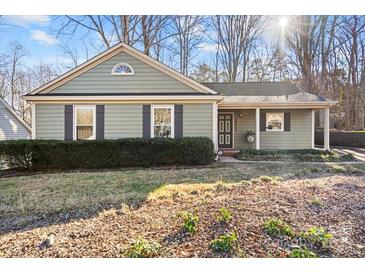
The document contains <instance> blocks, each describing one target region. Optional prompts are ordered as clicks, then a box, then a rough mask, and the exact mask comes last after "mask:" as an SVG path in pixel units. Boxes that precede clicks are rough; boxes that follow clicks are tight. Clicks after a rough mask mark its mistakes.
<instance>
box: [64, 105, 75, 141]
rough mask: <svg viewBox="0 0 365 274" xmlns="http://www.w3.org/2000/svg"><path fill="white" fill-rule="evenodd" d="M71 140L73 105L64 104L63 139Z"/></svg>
mask: <svg viewBox="0 0 365 274" xmlns="http://www.w3.org/2000/svg"><path fill="white" fill-rule="evenodd" d="M72 140H73V105H65V141H72Z"/></svg>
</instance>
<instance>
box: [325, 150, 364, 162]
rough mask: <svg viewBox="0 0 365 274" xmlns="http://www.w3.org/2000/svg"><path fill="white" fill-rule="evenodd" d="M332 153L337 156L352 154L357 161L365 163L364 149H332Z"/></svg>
mask: <svg viewBox="0 0 365 274" xmlns="http://www.w3.org/2000/svg"><path fill="white" fill-rule="evenodd" d="M332 151H334V152H337V153H338V154H346V153H350V154H352V155H353V156H354V157H355V158H356V159H358V160H359V161H362V162H365V148H360V147H332Z"/></svg>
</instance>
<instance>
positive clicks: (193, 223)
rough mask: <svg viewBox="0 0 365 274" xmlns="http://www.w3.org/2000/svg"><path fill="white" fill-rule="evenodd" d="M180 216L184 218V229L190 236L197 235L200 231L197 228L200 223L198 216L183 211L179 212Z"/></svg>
mask: <svg viewBox="0 0 365 274" xmlns="http://www.w3.org/2000/svg"><path fill="white" fill-rule="evenodd" d="M179 216H180V217H182V219H183V221H184V224H183V229H184V230H185V231H186V232H188V233H190V234H195V232H196V231H197V229H198V228H197V226H198V222H199V216H198V214H193V213H191V212H188V211H181V212H179Z"/></svg>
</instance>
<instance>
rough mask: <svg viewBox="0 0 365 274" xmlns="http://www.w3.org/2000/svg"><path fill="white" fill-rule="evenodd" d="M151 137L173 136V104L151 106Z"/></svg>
mask: <svg viewBox="0 0 365 274" xmlns="http://www.w3.org/2000/svg"><path fill="white" fill-rule="evenodd" d="M151 137H158V138H174V106H152V116H151Z"/></svg>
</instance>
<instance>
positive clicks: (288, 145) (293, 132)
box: [260, 109, 312, 149]
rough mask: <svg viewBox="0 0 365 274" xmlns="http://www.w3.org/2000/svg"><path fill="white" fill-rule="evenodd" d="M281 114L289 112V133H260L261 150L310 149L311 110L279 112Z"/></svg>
mask: <svg viewBox="0 0 365 274" xmlns="http://www.w3.org/2000/svg"><path fill="white" fill-rule="evenodd" d="M274 111H278V110H273V112H274ZM279 111H280V110H279ZM281 112H290V120H291V129H290V131H288V132H268V131H266V132H260V136H261V145H260V146H261V149H310V148H312V110H310V109H303V110H299V109H298V110H281Z"/></svg>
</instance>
